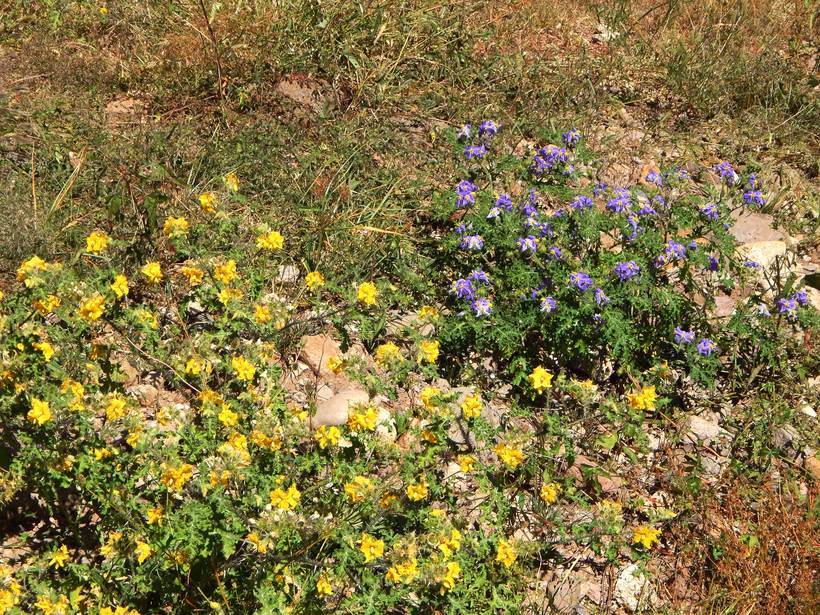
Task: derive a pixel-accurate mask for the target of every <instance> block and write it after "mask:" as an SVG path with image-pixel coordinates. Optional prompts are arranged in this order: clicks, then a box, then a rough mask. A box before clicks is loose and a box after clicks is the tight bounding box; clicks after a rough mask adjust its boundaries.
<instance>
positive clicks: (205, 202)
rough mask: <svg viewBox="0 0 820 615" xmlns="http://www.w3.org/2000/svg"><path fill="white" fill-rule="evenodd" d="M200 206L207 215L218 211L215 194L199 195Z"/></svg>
mask: <svg viewBox="0 0 820 615" xmlns="http://www.w3.org/2000/svg"><path fill="white" fill-rule="evenodd" d="M199 206H200V207H202V211H204V212H205V213H206V214H212V213H214V212H215V211H216V195H215V194H214V193H213V192H203V193H202V194H200V195H199Z"/></svg>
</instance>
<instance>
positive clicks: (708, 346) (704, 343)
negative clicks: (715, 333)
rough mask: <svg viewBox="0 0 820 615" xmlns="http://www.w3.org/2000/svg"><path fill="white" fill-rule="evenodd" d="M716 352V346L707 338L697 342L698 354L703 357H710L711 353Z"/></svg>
mask: <svg viewBox="0 0 820 615" xmlns="http://www.w3.org/2000/svg"><path fill="white" fill-rule="evenodd" d="M715 350H717V344H715V343H714V342H713V341H712V340H710V339H707V338H705V337H704V338H701V340H700V341H699V342H698V353H699V354H700V355H701V356H704V357H711V356H712V353H713V352H714V351H715Z"/></svg>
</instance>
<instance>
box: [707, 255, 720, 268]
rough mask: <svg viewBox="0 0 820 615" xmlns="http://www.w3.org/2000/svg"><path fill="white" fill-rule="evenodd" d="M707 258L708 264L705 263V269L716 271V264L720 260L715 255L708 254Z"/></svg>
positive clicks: (718, 263)
mask: <svg viewBox="0 0 820 615" xmlns="http://www.w3.org/2000/svg"><path fill="white" fill-rule="evenodd" d="M706 258H707V259H708V260H709V264H708V265H706V269H708V270H709V271H717V270H718V266H719V265H720V261H719V260H718V258H717V256H712V255H709V256H707V257H706Z"/></svg>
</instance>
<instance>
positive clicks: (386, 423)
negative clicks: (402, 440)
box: [374, 400, 397, 442]
mask: <svg viewBox="0 0 820 615" xmlns="http://www.w3.org/2000/svg"><path fill="white" fill-rule="evenodd" d="M374 401H375V400H374ZM396 435H397V431H396V421H395V420H394V419H393V415H392V414H391V413H390V410H388V409H387V408H384V407H382V406H379V410H378V413H377V415H376V437H377V438H379V440H381V441H382V442H395V441H396Z"/></svg>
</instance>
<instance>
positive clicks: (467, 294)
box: [450, 278, 475, 300]
mask: <svg viewBox="0 0 820 615" xmlns="http://www.w3.org/2000/svg"><path fill="white" fill-rule="evenodd" d="M450 292H451V293H453V294H454V295H455V296H456V297H458V298H459V299H468V300H469V299H472V298H473V296H474V295H475V288H473V284H472V282H470V280H465V279H464V278H460V279H458V280H456V281H455V282H453V285H452V287H451V288H450Z"/></svg>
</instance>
